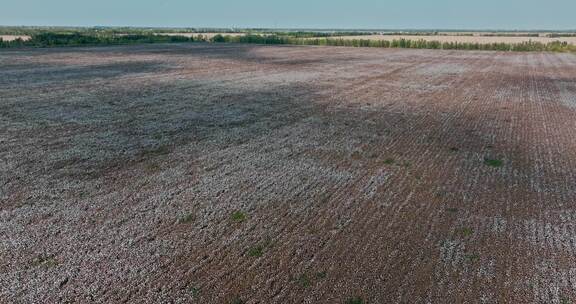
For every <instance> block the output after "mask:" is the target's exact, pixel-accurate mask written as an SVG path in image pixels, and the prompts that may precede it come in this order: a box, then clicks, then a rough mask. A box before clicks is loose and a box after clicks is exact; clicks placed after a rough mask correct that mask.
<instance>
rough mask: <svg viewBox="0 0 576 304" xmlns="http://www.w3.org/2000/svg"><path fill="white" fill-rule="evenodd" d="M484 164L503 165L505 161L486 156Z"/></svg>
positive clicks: (491, 165)
mask: <svg viewBox="0 0 576 304" xmlns="http://www.w3.org/2000/svg"><path fill="white" fill-rule="evenodd" d="M484 164H486V165H487V166H490V167H502V165H503V164H504V163H503V162H502V161H501V160H499V159H492V158H485V159H484Z"/></svg>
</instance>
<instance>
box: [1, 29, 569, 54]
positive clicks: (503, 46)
mask: <svg viewBox="0 0 576 304" xmlns="http://www.w3.org/2000/svg"><path fill="white" fill-rule="evenodd" d="M185 42H213V43H255V44H292V45H327V46H348V47H379V48H412V49H444V50H492V51H516V52H528V51H549V52H576V46H575V45H571V44H569V43H567V42H560V41H555V42H550V43H541V42H534V41H527V42H522V43H470V42H440V41H427V40H424V39H396V40H370V39H342V38H338V37H337V36H333V35H331V34H326V35H323V36H321V37H318V36H310V35H309V33H306V32H297V33H295V34H294V33H289V32H287V33H280V34H272V35H263V34H246V35H241V36H232V35H220V34H219V35H216V36H214V37H212V38H210V39H209V38H208V37H206V36H202V35H198V36H194V37H184V36H170V35H158V34H154V33H137V34H117V33H104V34H103V33H82V32H76V33H52V32H40V33H36V34H34V35H32V36H31V38H30V39H28V40H22V39H16V40H13V41H2V40H1V39H0V48H8V47H55V46H83V45H84V46H92V45H119V44H140V43H185Z"/></svg>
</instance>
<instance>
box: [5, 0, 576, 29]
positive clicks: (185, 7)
mask: <svg viewBox="0 0 576 304" xmlns="http://www.w3.org/2000/svg"><path fill="white" fill-rule="evenodd" d="M0 8H1V9H0V25H72V26H95V25H108V26H167V27H169V26H173V27H278V28H297V27H299V28H382V29H388V28H391V29H394V28H396V29H406V28H411V29H419V28H420V29H576V0H548V1H543V0H380V1H377V0H356V1H337V0H331V1H328V0H316V1H314V0H282V1H280V0H276V1H275V0H243V1H242V0H165V1H153V0H50V1H48V0H0Z"/></svg>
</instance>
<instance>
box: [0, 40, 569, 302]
mask: <svg viewBox="0 0 576 304" xmlns="http://www.w3.org/2000/svg"><path fill="white" fill-rule="evenodd" d="M0 67H1V68H0V302H4V303H63V302H81V303H93V302H95V303H117V302H131V303H360V302H359V300H360V299H361V300H362V301H364V302H363V303H569V301H576V205H575V204H574V202H575V201H576V186H575V184H576V136H575V128H576V82H575V79H576V56H574V55H572V54H552V53H500V52H473V51H434V50H405V49H371V48H364V49H358V48H336V47H334V48H333V47H296V46H258V45H241V44H233V45H224V44H218V45H214V44H171V45H158V44H155V45H142V46H115V47H93V48H53V49H31V50H2V51H0ZM356 300H357V302H347V301H356Z"/></svg>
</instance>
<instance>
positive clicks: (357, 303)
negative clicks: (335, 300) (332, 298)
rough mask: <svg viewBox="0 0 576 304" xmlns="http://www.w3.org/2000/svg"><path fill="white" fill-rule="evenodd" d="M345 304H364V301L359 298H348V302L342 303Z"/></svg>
mask: <svg viewBox="0 0 576 304" xmlns="http://www.w3.org/2000/svg"><path fill="white" fill-rule="evenodd" d="M344 303H346V304H364V300H362V298H360V297H352V298H348V300H346V302H344Z"/></svg>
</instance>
